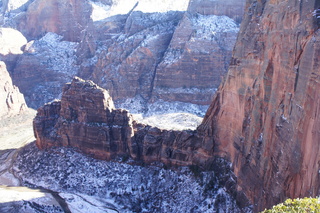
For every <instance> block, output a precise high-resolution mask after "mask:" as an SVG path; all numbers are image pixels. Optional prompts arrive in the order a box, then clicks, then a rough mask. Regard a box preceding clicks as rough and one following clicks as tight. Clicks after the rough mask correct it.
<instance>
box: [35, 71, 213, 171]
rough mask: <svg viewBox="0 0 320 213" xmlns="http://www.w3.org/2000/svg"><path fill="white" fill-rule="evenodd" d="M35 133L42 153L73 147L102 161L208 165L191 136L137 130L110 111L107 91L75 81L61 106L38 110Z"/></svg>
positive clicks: (140, 127) (58, 103)
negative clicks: (123, 158) (124, 159)
mask: <svg viewBox="0 0 320 213" xmlns="http://www.w3.org/2000/svg"><path fill="white" fill-rule="evenodd" d="M34 131H35V136H36V138H37V146H38V147H39V148H41V149H46V148H49V147H57V146H71V147H77V148H79V149H80V150H82V151H83V152H84V153H87V154H91V155H93V156H94V157H97V158H101V159H106V160H110V159H114V158H115V157H117V156H127V157H131V158H133V159H135V160H141V161H143V162H147V163H151V162H164V163H166V164H170V165H171V164H172V165H191V164H193V162H194V161H197V162H200V161H201V163H202V164H204V163H205V162H206V161H207V160H208V156H206V154H205V152H201V149H200V143H201V140H199V139H198V137H197V135H196V134H195V132H194V131H167V130H161V129H159V128H155V127H150V126H147V125H144V124H139V123H137V122H136V121H134V120H133V119H132V116H131V114H130V113H129V112H128V111H126V110H123V109H115V108H114V104H113V101H112V99H111V97H110V96H109V93H108V92H107V91H106V90H104V89H102V88H100V87H98V86H97V85H96V84H94V83H93V82H92V81H84V80H82V79H80V78H77V77H76V78H74V79H73V81H72V82H71V83H69V84H66V86H65V87H64V89H63V94H62V98H61V101H54V102H51V103H48V104H46V105H44V106H43V107H41V108H39V109H38V113H37V117H36V118H35V120H34ZM194 149H197V151H198V152H194V151H193V150H194Z"/></svg>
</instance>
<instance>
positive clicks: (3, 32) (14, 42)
mask: <svg viewBox="0 0 320 213" xmlns="http://www.w3.org/2000/svg"><path fill="white" fill-rule="evenodd" d="M26 43H27V39H26V38H25V37H24V36H23V35H22V33H20V32H19V31H18V30H15V29H12V28H0V54H2V55H7V54H10V53H11V54H22V53H23V52H22V50H21V47H22V46H23V45H25V44H26Z"/></svg>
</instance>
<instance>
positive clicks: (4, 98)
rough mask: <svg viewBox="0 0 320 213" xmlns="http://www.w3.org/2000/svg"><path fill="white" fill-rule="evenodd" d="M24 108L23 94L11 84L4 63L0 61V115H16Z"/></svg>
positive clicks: (25, 106) (25, 107)
mask: <svg viewBox="0 0 320 213" xmlns="http://www.w3.org/2000/svg"><path fill="white" fill-rule="evenodd" d="M26 109H27V105H26V103H25V100H24V97H23V95H22V94H21V93H20V92H19V89H18V87H16V86H14V85H13V84H12V80H11V77H10V75H9V73H8V71H7V69H6V64H5V63H4V62H3V61H0V117H2V116H11V115H17V114H19V113H21V112H23V111H24V110H26Z"/></svg>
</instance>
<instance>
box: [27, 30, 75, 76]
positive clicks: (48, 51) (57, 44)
mask: <svg viewBox="0 0 320 213" xmlns="http://www.w3.org/2000/svg"><path fill="white" fill-rule="evenodd" d="M62 39H63V36H60V35H58V34H56V33H52V32H49V33H47V34H46V35H45V36H43V37H42V38H41V39H40V40H36V41H34V42H33V44H31V46H30V47H29V48H28V49H27V51H28V52H29V53H32V54H34V55H41V56H43V57H45V60H43V62H42V63H43V64H45V65H46V67H48V69H51V70H54V71H55V72H61V73H65V74H67V75H68V76H74V75H76V74H77V73H78V69H79V67H78V66H77V65H76V60H77V58H76V57H77V56H76V48H77V45H78V43H77V42H70V41H63V40H62Z"/></svg>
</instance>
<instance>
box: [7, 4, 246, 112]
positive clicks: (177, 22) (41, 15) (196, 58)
mask: <svg viewBox="0 0 320 213" xmlns="http://www.w3.org/2000/svg"><path fill="white" fill-rule="evenodd" d="M23 2H24V3H25V4H22V3H21V4H17V5H14V7H13V6H12V5H11V4H10V2H4V6H3V8H5V7H7V9H6V10H5V11H7V12H5V13H4V18H5V26H11V27H13V28H16V29H18V30H19V31H21V32H22V33H23V34H24V35H25V36H26V38H27V39H28V40H29V43H28V45H26V48H25V49H24V51H23V54H22V55H21V56H19V57H16V54H12V55H10V57H9V56H7V57H5V58H4V59H2V60H4V61H5V62H6V64H7V65H8V70H9V72H10V73H11V74H12V76H13V81H14V83H15V84H16V85H17V86H19V88H20V89H21V91H22V92H23V93H24V94H25V97H26V101H27V103H28V105H29V106H30V107H33V108H38V107H39V106H41V105H43V104H44V103H46V102H48V101H51V100H53V99H54V98H59V95H60V93H59V91H60V89H59V88H60V87H61V86H62V85H63V84H64V83H66V82H67V81H70V80H71V79H72V77H73V76H74V75H75V74H76V75H78V76H80V77H82V78H83V79H91V80H93V81H94V82H97V83H98V84H99V85H101V86H102V87H103V88H106V89H108V90H109V91H110V94H111V95H112V97H113V98H114V100H115V102H116V103H117V104H118V103H123V102H124V101H125V100H127V99H128V98H130V99H132V100H133V102H134V103H135V104H137V103H139V104H140V103H141V108H140V110H139V112H145V111H147V110H148V109H149V108H150V107H153V106H151V105H152V104H154V103H156V102H157V101H161V102H170V103H171V102H176V103H178V102H179V103H181V102H184V103H193V104H200V105H205V106H207V105H209V103H210V102H211V99H212V94H213V93H214V91H215V89H216V88H217V87H218V85H219V83H220V80H221V77H222V76H223V75H224V73H226V71H227V68H228V64H229V61H230V58H231V51H232V47H233V44H234V42H235V40H236V35H237V32H238V30H239V28H238V23H237V21H239V18H238V17H241V16H242V13H243V11H242V10H241V8H242V7H243V4H244V0H241V1H238V2H237V3H235V2H233V3H234V6H233V7H232V11H233V12H232V13H233V15H231V13H230V11H229V10H228V11H229V12H228V11H227V10H226V8H225V6H224V4H223V2H224V1H222V0H219V1H213V2H215V3H213V4H214V5H215V6H214V7H215V9H214V10H212V11H211V10H210V11H205V12H204V11H202V9H201V8H204V7H206V6H205V5H207V6H208V5H211V4H212V1H208V0H201V1H192V2H190V3H189V6H188V1H179V2H174V1H163V2H161V3H159V2H157V1H154V0H153V1H149V0H145V1H140V2H139V3H138V4H137V5H135V4H134V3H133V2H132V1H126V0H119V1H112V2H110V1H101V0H97V1H81V2H79V1H67V2H65V1H63V2H62V1H60V0H50V1H43V0H30V1H23ZM228 2H229V1H228ZM7 3H8V6H5V5H6V4H7ZM155 4H156V6H154V5H155ZM10 5H11V6H10ZM241 5H242V6H241ZM187 6H188V7H187ZM211 6H213V5H211ZM9 7H11V9H8V8H9ZM219 8H221V10H219ZM230 8H231V7H230ZM236 8H237V9H236ZM177 9H180V10H181V9H183V10H184V11H174V10H177ZM92 10H93V12H92ZM185 10H187V11H185ZM9 12H10V13H9ZM100 13H105V17H107V18H106V19H102V20H99V19H97V17H98V16H99V14H100ZM100 15H101V14H100ZM216 15H217V16H216ZM225 15H230V17H227V16H225ZM91 17H92V18H95V19H97V20H99V21H95V22H92V20H91ZM232 18H233V19H232ZM48 33H49V35H50V36H48ZM52 33H55V34H57V35H58V38H55V39H48V38H49V37H50V38H51V37H53V36H52V35H53V34H52ZM31 39H34V41H30V40H31ZM67 42H69V43H67ZM64 46H65V47H66V46H68V48H63V47H64ZM60 50H61V51H60ZM71 50H72V51H71ZM57 51H58V53H57ZM64 52H65V53H64ZM55 53H57V56H58V57H56V55H55ZM53 64H56V65H61V66H60V68H59V69H60V70H59V69H58V66H55V65H53ZM68 70H70V71H68ZM212 70H214V72H212ZM46 76H47V77H46ZM203 82H205V83H203Z"/></svg>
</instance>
